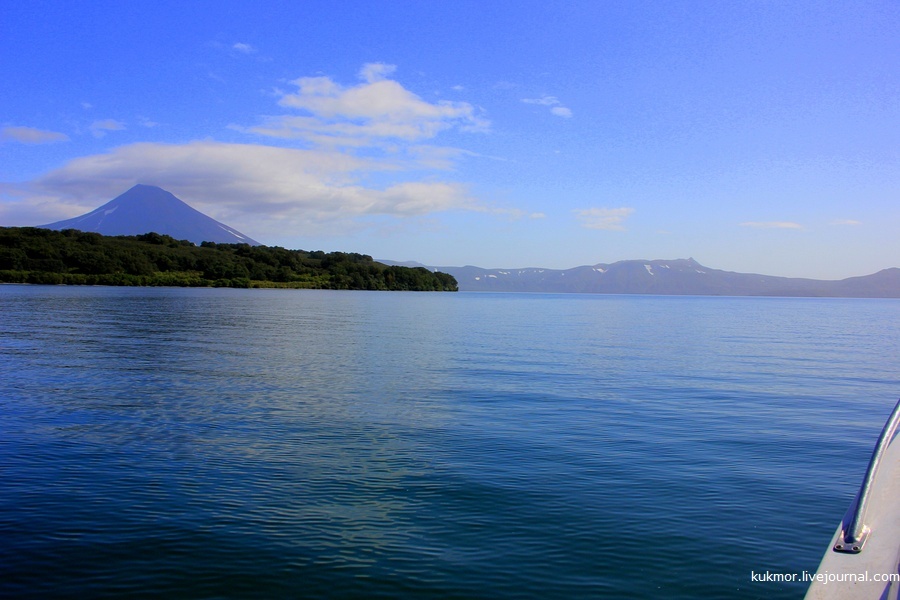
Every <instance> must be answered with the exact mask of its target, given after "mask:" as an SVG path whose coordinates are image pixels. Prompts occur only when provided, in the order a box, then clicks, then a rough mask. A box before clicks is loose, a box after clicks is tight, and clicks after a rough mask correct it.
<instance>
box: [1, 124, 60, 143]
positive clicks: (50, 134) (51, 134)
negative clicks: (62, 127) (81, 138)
mask: <svg viewBox="0 0 900 600" xmlns="http://www.w3.org/2000/svg"><path fill="white" fill-rule="evenodd" d="M67 141H69V136H67V135H66V134H64V133H59V132H57V131H46V130H44V129H35V128H34V127H4V128H3V129H0V142H18V143H20V144H29V145H34V144H53V143H55V142H67Z"/></svg>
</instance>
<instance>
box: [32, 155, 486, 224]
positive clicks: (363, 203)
mask: <svg viewBox="0 0 900 600" xmlns="http://www.w3.org/2000/svg"><path fill="white" fill-rule="evenodd" d="M385 168H386V167H385V164H384V163H383V162H381V161H378V160H375V159H367V158H360V157H354V156H351V155H348V154H347V153H341V152H333V151H327V150H296V149H287V148H275V147H272V146H263V145H253V144H225V143H219V142H209V141H202V142H201V141H198V142H191V143H189V144H182V145H175V144H152V143H141V144H131V145H128V146H122V147H119V148H116V149H114V150H112V151H110V152H109V153H107V154H100V155H94V156H86V157H83V158H77V159H75V160H72V161H70V162H69V163H68V164H66V165H65V166H63V167H62V168H60V169H57V170H55V171H52V172H50V173H48V174H46V175H45V176H43V177H42V178H41V179H39V180H38V181H37V182H35V184H34V188H35V190H34V192H35V194H38V193H39V194H41V195H43V196H44V197H46V198H55V199H56V200H55V201H56V202H57V203H58V204H60V206H66V205H71V204H79V205H84V204H87V205H88V206H93V207H94V208H96V206H99V205H100V204H102V203H103V202H106V201H108V200H110V199H111V198H113V197H115V196H117V195H118V194H121V193H122V192H124V191H125V190H127V189H128V188H129V187H131V186H133V185H134V184H136V183H146V184H151V185H158V186H160V187H162V188H164V189H166V190H168V191H171V192H172V193H174V194H175V195H176V196H178V197H179V198H181V199H182V200H185V201H186V202H188V203H190V204H192V205H193V206H195V207H196V208H198V210H202V211H203V212H207V213H208V214H210V215H211V216H213V217H214V218H217V219H220V220H222V221H224V222H226V223H229V224H231V225H234V226H235V227H239V228H241V229H242V230H243V231H245V232H246V233H247V234H248V235H252V236H254V237H257V238H258V237H259V236H262V237H265V235H264V234H265V233H266V232H269V233H271V234H272V235H276V234H277V235H280V236H284V235H285V232H300V231H306V232H309V231H313V230H316V228H317V226H320V225H322V224H324V223H328V222H333V221H348V220H351V219H354V218H357V217H361V216H366V215H388V216H394V217H408V216H418V215H424V214H428V213H433V212H440V211H447V210H476V209H477V204H476V202H475V201H474V200H473V199H472V198H471V197H469V195H468V193H467V192H466V189H465V187H464V186H463V185H461V184H458V183H448V182H436V181H435V182H433V181H405V182H403V181H401V182H397V183H393V184H388V185H386V186H384V187H383V188H378V189H376V188H373V187H366V186H365V185H363V182H364V180H365V178H366V176H367V175H369V174H372V173H379V172H382V171H384V170H385ZM387 168H393V167H390V166H389V167H387ZM53 220H55V219H53Z"/></svg>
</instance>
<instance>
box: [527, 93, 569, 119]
mask: <svg viewBox="0 0 900 600" xmlns="http://www.w3.org/2000/svg"><path fill="white" fill-rule="evenodd" d="M522 102H524V103H525V104H537V105H540V106H550V107H551V108H550V113H551V114H553V115H556V116H557V117H563V118H565V119H570V118H572V110H571V109H569V108H566V107H565V106H562V103H561V102H560V101H559V98H557V97H556V96H547V95H544V96H541V97H540V98H522Z"/></svg>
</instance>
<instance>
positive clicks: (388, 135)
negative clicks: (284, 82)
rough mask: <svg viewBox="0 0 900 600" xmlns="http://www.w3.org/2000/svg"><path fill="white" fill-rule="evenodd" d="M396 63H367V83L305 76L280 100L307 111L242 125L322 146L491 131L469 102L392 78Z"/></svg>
mask: <svg viewBox="0 0 900 600" xmlns="http://www.w3.org/2000/svg"><path fill="white" fill-rule="evenodd" d="M395 70H396V67H395V66H394V65H387V64H384V63H369V64H366V65H363V67H362V69H361V70H360V73H359V77H360V79H362V81H363V82H362V83H360V84H358V85H354V86H343V85H341V84H339V83H337V82H335V81H334V80H333V79H331V78H330V77H301V78H300V79H296V80H294V81H292V82H291V83H292V84H293V85H294V86H296V87H297V91H296V92H294V93H291V94H285V95H283V96H282V97H281V99H280V100H279V104H280V105H281V106H283V107H285V108H289V109H294V110H297V111H300V112H302V113H305V114H302V115H299V116H298V115H279V116H269V117H265V118H264V119H263V120H262V123H261V124H259V125H256V126H252V127H241V126H233V127H234V128H236V129H239V130H242V131H246V132H252V133H257V134H260V135H265V136H271V137H279V138H286V139H303V140H306V141H309V142H311V143H313V144H316V145H332V146H345V147H351V148H352V147H364V146H372V145H378V144H380V143H382V142H385V141H388V140H397V141H404V142H414V141H419V140H425V139H431V138H433V137H435V136H436V135H437V134H438V133H440V132H441V131H444V130H446V129H450V128H454V127H455V128H458V129H460V130H463V131H486V130H487V129H488V127H489V125H490V123H489V122H488V121H487V120H486V119H485V118H483V117H482V116H480V115H479V114H478V113H477V111H476V110H475V108H474V107H473V106H472V105H471V104H469V103H467V102H449V101H441V102H437V103H432V102H427V101H425V100H423V99H422V98H420V97H419V96H417V95H416V94H414V93H412V92H410V91H409V90H407V89H406V88H404V87H403V86H402V85H400V84H399V83H398V82H396V81H394V80H392V79H388V76H390V75H391V74H393V73H394V71H395Z"/></svg>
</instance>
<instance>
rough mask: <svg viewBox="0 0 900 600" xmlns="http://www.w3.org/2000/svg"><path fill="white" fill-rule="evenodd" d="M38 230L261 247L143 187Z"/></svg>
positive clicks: (170, 196) (166, 195) (159, 191)
mask: <svg viewBox="0 0 900 600" xmlns="http://www.w3.org/2000/svg"><path fill="white" fill-rule="evenodd" d="M38 227H41V228H44V229H56V230H63V229H78V230H80V231H93V232H95V233H100V234H102V235H140V234H143V233H149V232H151V231H152V232H156V233H159V234H163V235H169V236H172V237H173V238H175V239H177V240H189V241H191V242H193V243H195V244H200V243H201V242H216V243H221V244H239V243H245V244H250V245H253V246H258V245H260V244H259V242H257V241H256V240H253V239H251V238H249V237H247V236H246V235H244V234H243V233H241V232H239V231H238V230H236V229H234V228H233V227H229V226H227V225H224V224H223V223H219V222H218V221H216V220H215V219H212V218H210V217H208V216H206V215H204V214H203V213H202V212H200V211H198V210H196V209H194V208H192V207H190V206H188V205H187V204H186V203H184V202H182V201H181V200H179V199H178V198H176V197H175V196H174V195H173V194H171V193H169V192H167V191H165V190H164V189H162V188H158V187H156V186H152V185H142V184H138V185H136V186H134V187H133V188H131V189H130V190H128V191H127V192H125V193H124V194H122V195H120V196H117V197H115V198H113V199H112V200H110V201H109V202H107V203H106V204H104V205H103V206H101V207H100V208H97V209H96V210H92V211H91V212H89V213H86V214H83V215H81V216H80V217H75V218H73V219H66V220H65V221H57V222H56V223H50V224H48V225H39V226H38Z"/></svg>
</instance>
